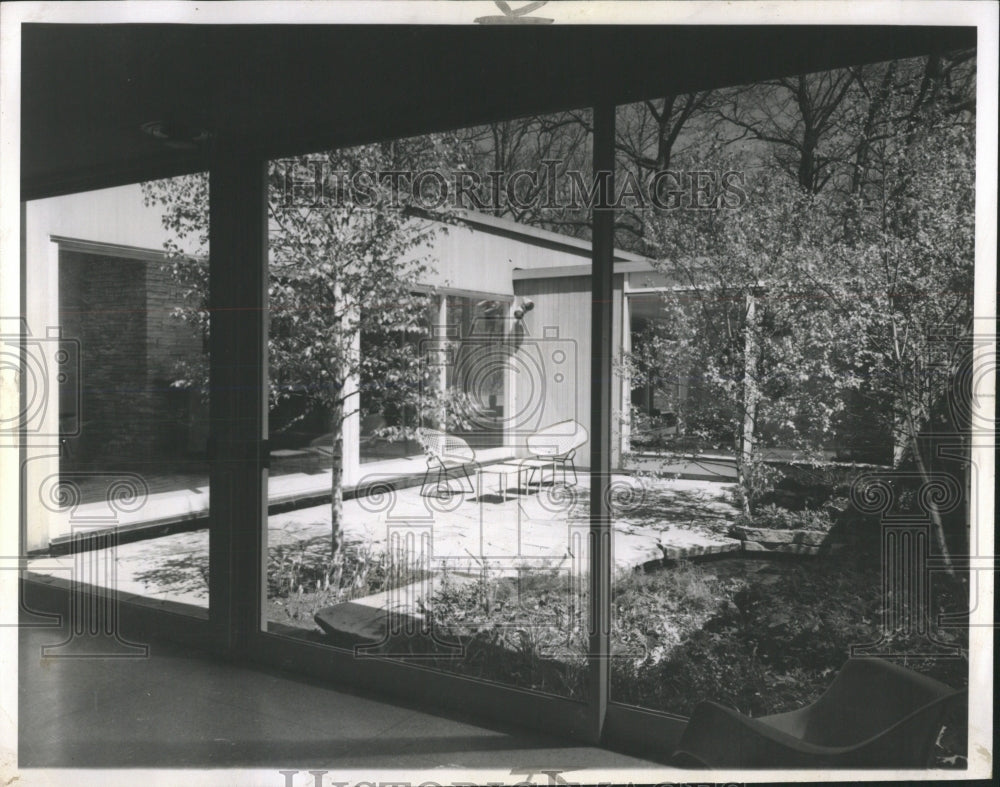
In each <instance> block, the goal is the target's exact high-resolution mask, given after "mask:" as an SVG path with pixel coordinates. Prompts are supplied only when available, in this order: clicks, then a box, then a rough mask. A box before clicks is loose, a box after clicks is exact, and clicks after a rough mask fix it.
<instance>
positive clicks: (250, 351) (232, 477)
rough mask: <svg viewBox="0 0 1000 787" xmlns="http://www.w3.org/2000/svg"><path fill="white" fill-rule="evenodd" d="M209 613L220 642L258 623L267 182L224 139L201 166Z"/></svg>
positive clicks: (255, 162) (239, 638)
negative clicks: (206, 186) (205, 187)
mask: <svg viewBox="0 0 1000 787" xmlns="http://www.w3.org/2000/svg"><path fill="white" fill-rule="evenodd" d="M210 178H211V189H210V196H209V200H210V225H209V233H210V244H209V258H210V262H209V308H210V321H211V323H210V324H211V334H210V346H211V355H210V361H209V363H210V373H209V380H210V403H209V409H210V414H211V418H210V426H209V430H210V431H209V435H210V437H209V465H210V468H209V474H210V486H209V489H210V500H211V502H210V506H211V508H210V511H211V517H210V522H211V525H210V527H211V530H210V540H209V588H210V593H209V615H210V619H211V620H212V623H213V625H217V626H218V627H219V628H220V629H222V633H223V634H224V640H225V641H226V642H227V643H228V647H229V648H230V649H234V648H241V647H242V646H244V645H245V644H246V643H247V641H248V639H249V638H250V637H251V636H252V632H255V631H256V630H258V629H259V627H260V616H261V609H262V604H263V582H262V577H263V576H264V533H265V531H264V519H263V517H264V513H265V512H266V510H267V501H266V496H267V479H266V475H265V474H266V470H264V464H265V461H266V459H267V457H266V456H265V455H264V451H265V448H264V439H265V438H266V436H267V356H266V349H267V337H266V315H267V223H266V217H267V181H266V165H265V162H264V160H263V159H262V158H261V157H259V156H258V155H256V154H255V153H254V152H252V151H246V150H240V149H238V148H230V149H228V150H223V149H222V148H221V146H220V148H219V150H218V151H217V152H216V154H215V155H214V156H213V158H212V166H211V171H210Z"/></svg>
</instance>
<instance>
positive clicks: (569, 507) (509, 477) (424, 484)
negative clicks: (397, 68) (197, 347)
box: [263, 111, 592, 724]
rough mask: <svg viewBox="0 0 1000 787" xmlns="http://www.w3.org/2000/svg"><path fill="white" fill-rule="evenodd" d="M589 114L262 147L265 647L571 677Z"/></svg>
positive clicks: (578, 657)
mask: <svg viewBox="0 0 1000 787" xmlns="http://www.w3.org/2000/svg"><path fill="white" fill-rule="evenodd" d="M588 118H589V112H586V111H583V112H575V113H566V114H565V115H562V116H558V117H556V116H553V117H542V118H525V119H523V120H512V121H507V122H506V123H505V124H502V125H504V126H506V127H509V128H508V130H510V131H511V132H512V133H513V132H514V131H516V134H517V136H518V138H520V139H522V141H523V144H522V145H521V146H518V147H517V148H516V149H510V148H503V147H500V148H496V149H494V147H493V146H494V145H496V144H498V143H497V142H496V140H497V139H499V138H500V137H502V136H503V135H499V134H496V133H494V132H496V130H497V129H496V128H491V127H476V128H468V129H460V130H458V131H454V132H450V133H449V134H444V135H440V136H438V135H435V136H433V137H421V138H414V139H404V140H397V141H394V142H392V143H384V144H375V145H370V146H363V147H359V148H351V149H346V150H338V151H331V152H325V153H317V154H315V155H310V156H303V157H299V158H296V159H282V160H276V161H271V162H269V164H268V178H269V184H270V186H269V189H270V190H269V194H268V201H269V208H270V216H271V221H270V225H269V233H270V254H269V259H270V265H269V293H270V303H269V340H268V352H269V359H268V368H269V377H270V382H269V393H270V413H269V423H270V427H269V434H268V445H269V449H270V456H269V465H270V468H269V476H268V508H269V515H268V519H267V531H266V536H267V542H266V551H265V555H266V567H265V569H264V577H263V582H264V585H265V587H266V602H265V611H264V620H263V630H264V632H266V633H267V634H271V635H278V637H280V639H276V640H270V639H269V640H268V641H269V642H272V643H274V644H273V647H274V648H276V649H279V650H280V648H282V647H285V648H295V647H299V646H301V645H303V644H309V645H310V646H313V647H319V648H325V649H327V650H328V651H329V652H330V653H331V654H334V653H340V654H344V655H345V657H347V658H349V659H350V660H351V664H352V669H353V668H355V667H356V668H358V669H362V670H363V669H365V668H366V665H368V667H369V668H370V669H382V668H385V665H386V664H392V665H396V666H397V668H398V667H399V666H400V665H406V668H407V669H423V670H431V671H432V672H434V673H435V674H437V675H440V676H447V675H457V676H462V677H465V678H473V679H475V680H476V681H478V682H481V683H482V684H483V685H487V686H489V685H492V686H496V687H516V688H519V689H527V690H530V691H533V692H538V693H541V694H548V695H554V696H557V697H563V698H569V699H573V700H582V699H584V698H585V697H586V696H587V672H586V669H587V667H586V665H587V628H588V607H587V604H588V592H587V577H588V559H589V557H588V556H589V546H588V536H587V533H588V530H589V513H588V511H589V503H588V489H589V484H588V479H587V475H586V472H587V467H588V464H589V448H588V444H589V443H588V439H589V438H588V432H589V421H588V419H589V412H590V405H589V389H588V386H587V382H588V375H589V371H588V368H589V358H590V356H589V349H588V348H589V343H590V308H591V296H590V282H589V277H588V275H587V271H588V270H589V265H590V254H591V250H590V242H589V225H588V222H589V205H588V204H586V202H585V200H584V199H583V193H584V192H586V191H587V188H589V184H590V182H591V180H592V176H591V165H590V147H591V146H590V142H589V139H590V131H589V120H588ZM498 127H499V126H498ZM554 151H559V152H560V155H561V156H562V158H561V159H560V163H559V165H558V166H554V165H553V163H552V161H548V162H547V163H546V162H543V159H544V158H546V156H547V155H548V154H549V153H553V152H554ZM505 157H506V159H507V161H506V164H505V165H504V166H505V167H507V168H509V170H510V172H509V173H508V172H506V171H503V172H499V171H494V172H490V169H491V167H493V164H494V162H495V161H497V160H504V159H505ZM548 157H549V158H554V156H548ZM390 170H391V171H395V172H404V173H407V174H406V175H404V176H402V177H396V178H395V179H394V180H393V179H390V178H381V177H380V176H381V174H382V173H383V171H384V172H389V171H390ZM516 171H520V172H522V173H525V172H528V171H531V172H534V173H536V177H537V178H539V179H541V178H543V177H548V178H551V179H552V183H551V191H550V190H546V191H544V192H543V191H540V190H539V189H538V188H537V187H536V188H531V187H530V183H529V184H528V186H525V182H527V181H529V180H530V179H528V178H524V177H523V176H522V179H521V181H518V180H517V179H516V178H515V179H512V182H511V183H510V184H509V185H508V184H507V182H506V180H505V178H506V177H507V176H508V174H513V173H515V172H516ZM491 178H492V179H493V180H494V181H496V184H498V185H496V184H494V183H493V182H491ZM362 182H363V183H365V184H367V187H368V190H367V191H365V192H364V193H362V191H361V190H360V189H356V188H354V186H355V185H356V184H359V183H362ZM345 184H346V185H345ZM372 184H376V185H372ZM456 184H459V185H460V186H462V188H456ZM585 187H586V188H585ZM498 195H499V196H498ZM553 195H554V196H553ZM281 643H284V644H281ZM269 647H271V645H269ZM331 658H334V656H333V655H331ZM378 665H382V666H381V667H379V666H378ZM574 724H575V722H574Z"/></svg>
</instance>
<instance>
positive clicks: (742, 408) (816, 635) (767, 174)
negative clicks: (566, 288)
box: [610, 53, 974, 763]
mask: <svg viewBox="0 0 1000 787" xmlns="http://www.w3.org/2000/svg"><path fill="white" fill-rule="evenodd" d="M966 54H967V53H965V54H960V55H957V56H955V57H954V58H953V59H949V58H945V59H946V60H947V61H948V63H949V66H948V67H947V68H946V69H945V70H948V69H957V70H956V71H954V72H953V74H952V76H955V77H957V75H958V74H959V73H964V74H968V73H969V72H968V69H970V68H972V69H974V66H970V65H969V61H968V59H967V57H966ZM973 59H974V58H973ZM936 68H937V66H936V65H929V64H928V61H927V59H925V58H917V59H911V60H899V61H895V62H892V63H876V64H871V65H867V66H864V67H858V68H850V69H838V70H834V71H827V72H821V73H814V74H806V75H800V76H796V77H789V78H785V79H779V80H777V81H774V82H766V83H759V84H752V85H743V86H738V87H732V88H725V89H720V90H714V91H707V92H698V93H691V94H685V95H678V96H664V97H661V98H659V99H656V100H652V101H647V102H643V103H637V104H631V105H625V106H620V107H618V110H617V121H618V122H617V125H618V128H617V139H618V142H619V146H618V151H619V153H618V162H617V169H616V177H617V178H618V179H619V181H620V182H623V183H634V184H636V189H635V191H634V198H633V197H631V196H630V197H629V198H628V199H626V200H623V202H622V204H621V205H620V210H619V213H618V216H617V235H616V243H617V244H618V246H619V252H618V253H619V254H621V255H624V254H626V253H629V254H634V255H636V257H635V258H634V261H633V263H631V264H630V265H629V267H628V269H627V270H626V269H624V268H623V270H622V274H621V276H616V285H615V286H616V292H615V299H616V300H615V303H616V304H617V303H620V304H621V306H622V309H621V312H620V315H619V317H617V318H616V320H617V321H618V323H617V324H618V326H619V329H620V331H621V337H622V343H621V345H620V346H619V348H618V350H619V357H618V360H617V362H616V366H615V368H616V375H617V377H616V389H617V392H618V393H617V396H618V408H617V411H616V413H615V417H616V421H617V423H618V425H619V427H620V435H619V437H618V446H617V456H616V458H615V463H616V467H615V471H614V473H613V480H612V483H611V489H612V493H611V495H610V499H611V514H612V516H613V529H614V548H615V566H614V568H615V574H614V588H613V593H612V596H613V626H612V633H611V652H612V660H611V666H610V686H611V701H612V703H613V704H615V705H617V706H619V707H620V708H624V707H625V706H632V707H633V708H634V707H639V708H643V709H645V710H655V711H660V712H663V713H665V714H679V715H681V716H688V715H690V714H691V712H692V711H693V709H694V708H695V707H696V706H697V705H698V703H699V702H701V701H703V700H712V701H715V702H717V703H721V704H722V705H725V706H728V707H734V708H736V709H738V710H739V711H740V712H742V713H744V714H746V715H748V716H767V715H771V714H776V713H783V712H786V711H791V710H794V709H797V708H801V707H803V706H805V705H808V704H809V703H811V702H813V701H814V700H815V699H816V698H817V697H819V696H820V695H821V694H822V693H823V692H824V691H825V689H826V688H827V687H828V686H829V685H830V683H831V682H832V681H833V679H834V677H835V676H836V675H837V674H838V672H839V670H840V669H841V667H842V666H843V665H844V663H845V662H846V661H847V660H848V659H849V658H852V657H859V656H879V657H881V658H885V659H889V660H895V661H897V662H898V663H901V664H905V665H906V666H908V667H909V668H911V669H914V670H916V671H917V672H921V673H923V674H925V675H929V676H931V677H934V678H937V679H939V680H942V681H943V682H944V683H946V684H949V685H951V686H953V687H958V688H960V687H963V686H965V685H967V681H968V668H967V663H966V658H967V651H966V650H965V647H966V643H967V637H968V631H967V630H962V629H960V628H959V627H955V628H949V627H948V626H947V625H946V624H945V623H944V620H945V619H944V618H942V617H938V616H937V613H935V612H932V607H934V605H937V607H935V609H939V610H943V609H946V608H947V609H950V610H952V611H953V612H956V613H957V612H958V610H959V609H964V608H965V606H966V603H967V601H968V599H967V593H966V591H965V586H964V585H963V584H962V580H961V579H960V578H946V577H944V576H943V575H942V576H941V577H940V580H938V579H928V578H926V577H923V576H920V577H917V576H915V575H914V574H913V573H912V571H911V570H910V569H903V568H901V566H902V565H903V564H902V563H901V562H900V561H901V560H905V559H904V558H902V553H903V552H905V551H906V549H908V548H909V547H903V546H901V545H902V544H908V545H912V548H913V549H914V550H916V551H917V552H919V551H920V550H921V549H924V547H922V546H919V545H921V544H925V545H926V544H928V543H929V542H927V541H925V540H924V539H929V538H930V537H931V536H930V532H931V530H932V529H934V530H935V531H936V533H937V535H936V536H935V538H937V539H938V541H937V543H938V549H940V550H941V551H940V554H939V558H938V559H940V560H942V561H947V556H946V555H947V551H948V550H947V549H945V546H947V547H948V549H951V548H953V547H954V546H955V545H958V544H962V543H964V538H965V535H964V533H965V527H964V524H963V523H962V522H961V517H955V518H954V519H952V520H950V521H948V518H947V517H944V518H939V519H937V520H934V512H933V511H931V510H930V509H931V508H933V506H930V507H928V506H927V505H926V501H925V504H919V503H917V502H915V497H914V496H915V495H916V496H919V492H918V489H919V488H924V489H926V488H927V487H923V486H921V485H922V484H926V483H930V476H928V475H923V476H921V475H920V473H919V472H917V471H916V470H915V469H914V468H916V467H918V466H921V465H922V464H923V463H924V462H928V461H933V460H931V459H930V457H931V455H932V454H933V453H934V449H933V448H932V447H930V446H932V445H933V441H934V438H933V437H932V436H931V433H932V432H934V431H935V430H936V429H938V428H942V429H944V428H945V427H943V426H937V427H936V426H933V424H934V423H938V424H943V423H944V422H945V421H946V420H947V416H945V415H944V414H943V413H944V409H945V402H946V401H947V400H948V399H949V397H951V396H952V395H953V394H950V393H949V392H948V391H949V390H951V389H950V388H949V386H955V385H957V382H956V380H955V379H954V378H952V379H951V380H950V381H949V382H945V381H944V378H942V379H941V380H940V381H939V382H938V383H937V384H933V383H931V382H929V378H927V377H923V378H921V379H920V380H917V379H916V378H915V377H913V376H911V375H910V373H909V372H904V371H902V369H903V368H904V367H905V368H908V369H911V370H912V369H916V368H921V369H927V368H929V365H933V364H934V363H935V362H934V361H933V360H932V359H933V358H935V357H938V356H937V353H938V352H940V350H941V347H942V346H943V345H937V344H935V342H936V341H937V340H930V339H928V338H927V337H929V336H931V335H938V336H939V333H938V328H940V325H937V321H939V320H940V321H942V324H943V323H947V324H948V325H949V326H951V327H950V328H949V329H948V331H949V336H950V337H951V338H949V339H948V340H947V341H946V342H945V343H946V344H947V343H948V342H954V341H956V339H955V338H954V337H957V336H961V335H963V333H964V331H966V330H967V329H968V325H969V316H970V315H971V300H970V299H969V297H968V293H965V294H964V295H963V294H961V293H959V292H957V291H955V290H954V289H952V288H951V286H950V285H948V284H947V282H954V281H971V280H970V279H969V278H968V277H969V276H970V275H971V271H972V266H973V255H972V251H971V250H972V235H971V230H970V229H969V228H970V227H971V223H965V220H966V219H968V220H969V221H971V216H972V202H971V199H967V197H968V196H969V195H970V194H971V191H969V190H968V189H969V188H970V187H971V181H970V179H969V177H968V176H969V170H967V169H961V168H958V169H955V168H951V167H949V166H947V165H944V164H941V163H940V162H941V161H942V159H939V158H937V156H938V153H940V155H941V156H942V157H943V158H950V157H954V159H955V160H963V161H964V160H969V159H968V157H969V156H970V155H971V147H970V146H969V138H968V137H967V136H966V134H965V130H963V129H966V124H967V123H968V122H969V120H970V118H971V115H970V114H967V113H968V112H970V111H971V110H968V109H966V110H963V111H961V112H957V114H956V113H954V112H952V111H951V110H947V109H945V106H946V105H948V106H950V104H949V102H950V101H952V100H953V98H952V99H946V98H944V97H943V95H942V96H939V97H936V98H928V99H927V100H928V102H929V103H928V104H927V105H923V104H921V102H922V101H923V99H922V98H921V99H914V96H916V95H918V94H919V91H915V90H914V88H915V86H916V85H918V84H920V83H921V82H922V80H925V79H926V80H930V81H931V82H933V81H934V80H936V79H939V78H941V79H944V77H943V76H941V74H940V73H939V74H938V76H931V74H932V72H934V73H938V72H936V71H935V69H936ZM941 73H943V72H941ZM963 79H964V78H963ZM959 83H961V84H964V82H963V81H962V79H959V80H958V82H957V83H956V84H959ZM876 84H879V85H882V86H883V92H881V93H879V92H877V91H875V92H871V91H870V90H869V88H870V87H871V86H873V85H876ZM926 84H929V83H925V85H926ZM942 84H943V83H942ZM914 101H916V104H920V105H921V106H920V109H919V110H917V111H916V112H917V114H914V115H910V116H909V117H910V120H911V122H912V124H913V125H911V126H910V129H911V132H912V134H913V136H912V137H908V139H909V140H910V143H912V145H913V147H912V149H908V150H907V152H905V153H904V151H903V149H902V148H901V147H900V144H901V143H900V142H899V138H898V134H897V132H898V129H899V123H900V122H901V121H900V118H901V117H903V116H904V115H906V113H907V112H908V111H909V110H914V109H915V107H916V104H914ZM931 105H934V106H933V107H932V106H931ZM902 107H909V110H905V111H903V113H902V114H899V112H900V110H901V108H902ZM963 112H964V113H966V114H963ZM918 127H919V131H917V128H918ZM880 134H881V135H883V136H881V137H880V140H879V141H878V142H877V143H875V144H871V142H872V139H873V135H875V136H878V135H880ZM932 150H934V151H938V153H935V154H933V155H932V156H931V159H933V160H934V161H935V162H937V163H935V164H934V165H931V166H930V169H931V170H933V174H930V172H928V171H923V172H920V173H918V172H917V171H916V170H915V169H914V168H913V163H912V162H913V159H911V155H916V154H917V151H922V153H920V154H919V155H923V153H929V152H930V151H932ZM925 177H926V178H929V179H933V180H935V182H936V183H938V184H939V187H940V188H941V189H943V190H944V191H945V192H947V193H949V194H953V195H956V199H957V202H947V205H946V204H945V203H944V202H941V201H939V200H937V199H936V198H934V197H933V196H932V195H931V193H930V191H923V190H921V189H919V188H915V187H916V184H917V183H918V182H923V180H922V179H923V178H925ZM959 194H964V195H966V196H965V197H958V196H957V195H959ZM956 215H962V216H964V217H965V219H963V220H962V221H959V222H958V223H957V224H955V223H953V222H954V221H955V217H956ZM942 224H944V225H948V226H951V227H952V228H953V229H954V231H955V233H956V234H955V235H954V236H953V238H952V240H954V241H955V243H956V245H955V247H954V253H952V252H949V253H948V254H947V255H944V256H934V252H931V256H930V257H928V256H926V254H925V252H927V250H928V249H930V248H937V246H936V244H935V243H933V242H930V241H929V235H928V232H930V233H931V234H933V232H934V230H931V229H930V228H932V227H937V226H939V225H942ZM960 227H964V228H965V229H960ZM925 242H927V243H928V244H929V245H927V246H926V247H925ZM917 247H920V248H921V249H922V251H920V252H916V248H917ZM889 248H891V249H893V251H892V253H889V252H888V251H887V249H889ZM911 254H912V256H911ZM868 255H871V256H868ZM890 258H891V261H890ZM932 258H933V260H934V261H933V262H932V261H931V260H932ZM876 259H878V260H881V263H879V264H876V263H875V260H876ZM918 259H919V260H922V262H917V260H918ZM862 260H865V261H862ZM882 263H884V264H882ZM903 292H905V293H906V295H905V296H903V295H902V293H903ZM932 292H933V293H934V294H933V295H932V294H931V293H932ZM887 293H889V294H888V295H887ZM903 300H906V303H905V304H904V303H903ZM918 303H919V304H920V306H917V304H918ZM957 315H961V316H957ZM956 319H957V322H956ZM932 323H934V324H935V327H934V328H931V324H932ZM960 324H961V325H962V326H963V327H958V326H959V325H960ZM904 325H905V326H906V327H905V328H904V327H903V326H904ZM901 331H902V333H901ZM914 331H916V333H914ZM903 333H905V334H906V335H907V337H908V339H907V340H906V341H905V342H903V345H900V344H898V343H895V344H894V341H893V339H892V338H891V337H897V338H898V337H900V336H902V335H903ZM917 334H919V335H921V336H922V337H923V338H919V339H917V338H914V337H915V336H916V335H917ZM904 345H905V349H904ZM955 346H956V345H954V344H949V347H952V348H953V349H954V347H955ZM889 348H895V349H889ZM904 356H905V359H904ZM918 400H919V401H923V402H924V403H925V404H924V405H921V406H918V407H916V409H914V402H916V401H918ZM932 402H934V403H936V404H931V403H932ZM904 423H909V424H910V426H909V428H907V427H905V426H903V424H904ZM917 423H920V424H922V426H919V427H917V426H916V424H917ZM948 428H951V427H948ZM918 433H919V434H920V435H922V436H921V437H919V438H917V437H916V435H917V434H918ZM925 441H926V442H925ZM907 446H908V447H907ZM914 452H915V453H914ZM862 456H864V457H866V460H867V461H866V463H865V464H863V465H862V464H858V463H857V459H858V458H859V457H862ZM935 473H938V474H939V475H938V476H937V478H938V481H939V482H940V483H942V484H944V485H946V486H948V487H949V488H952V489H953V490H954V492H955V494H954V495H953V496H952V497H951V499H952V500H953V501H954V503H955V505H956V507H960V506H958V498H959V497H960V496H961V495H960V494H959V492H958V490H959V488H960V486H959V485H960V479H961V477H962V473H963V471H962V470H961V468H960V466H959V464H958V463H955V464H948V463H947V462H941V463H938V464H937V465H936V470H935ZM918 476H919V478H918ZM935 483H937V482H935ZM874 486H878V487H879V488H880V489H882V490H883V491H885V493H886V495H888V497H887V500H888V499H889V498H892V500H893V501H895V502H893V503H892V504H891V509H892V513H891V514H890V513H888V512H889V508H886V509H885V510H884V511H881V514H882V517H881V518H879V517H878V516H874V514H875V512H874V511H873V509H872V506H871V505H870V503H871V500H870V498H868V497H867V495H869V494H873V492H872V488H873V487H874ZM890 489H891V490H892V491H891V492H890V491H889V490H890ZM906 501H909V502H906ZM897 503H898V504H899V509H898V510H897V509H896V504H897ZM887 505H889V504H888V503H887ZM907 512H908V513H907ZM908 517H909V518H908ZM904 520H906V521H907V522H908V523H912V526H911V524H907V525H905V526H904V525H902V524H899V527H900V528H901V530H899V531H897V530H895V529H894V528H896V526H897V524H898V523H902V522H903V521H904ZM932 520H934V521H935V524H934V525H931V524H929V523H930V522H931V521H932ZM918 522H920V523H921V524H917V523H918ZM903 530H905V531H906V532H907V535H905V536H904V535H903V534H902V531H903ZM901 550H902V551H901ZM915 554H916V553H915V552H914V553H910V556H911V557H914V559H918V558H916V556H915ZM919 559H922V558H919ZM908 565H911V567H912V566H915V565H917V564H915V563H914V564H908ZM923 582H928V583H930V584H931V585H933V586H934V590H933V593H934V598H935V601H934V602H931V600H930V593H931V592H932V591H930V590H928V591H927V593H928V595H926V596H920V594H919V593H917V592H915V590H914V588H915V587H917V586H923V585H922V584H921V583H923ZM917 620H920V621H922V622H921V623H919V624H916V623H914V625H915V626H917V628H920V633H918V631H917V629H915V628H908V624H907V623H905V622H904V621H910V622H911V623H912V622H914V621H917ZM918 640H919V642H918ZM931 654H933V655H931ZM616 712H621V711H616ZM959 715H961V714H959ZM623 718H624V716H623ZM963 736H964V719H957V718H956V719H953V729H952V730H951V732H950V733H949V736H948V737H947V739H945V738H942V739H941V740H940V741H939V742H938V744H937V745H936V747H935V750H934V756H935V757H936V758H937V762H939V763H945V762H949V761H951V762H955V756H956V755H959V759H961V757H962V756H964V754H962V753H963V752H964V742H963Z"/></svg>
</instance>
